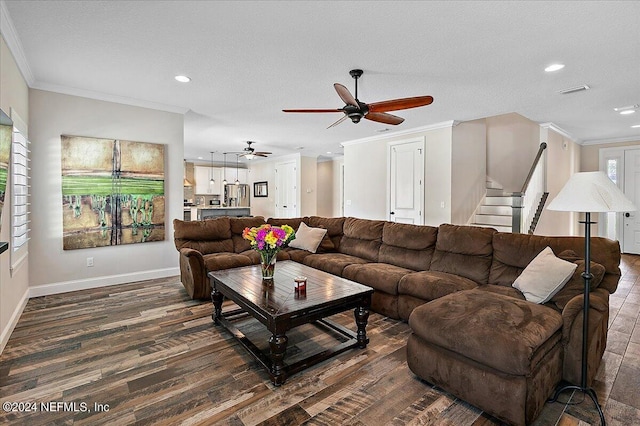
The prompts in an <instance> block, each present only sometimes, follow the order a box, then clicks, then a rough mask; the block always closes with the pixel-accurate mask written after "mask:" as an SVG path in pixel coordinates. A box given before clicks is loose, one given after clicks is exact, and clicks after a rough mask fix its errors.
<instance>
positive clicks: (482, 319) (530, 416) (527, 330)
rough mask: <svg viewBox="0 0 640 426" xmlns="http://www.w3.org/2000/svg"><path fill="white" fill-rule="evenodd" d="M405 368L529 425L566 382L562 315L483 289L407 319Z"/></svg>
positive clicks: (436, 303)
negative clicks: (564, 381) (408, 334)
mask: <svg viewBox="0 0 640 426" xmlns="http://www.w3.org/2000/svg"><path fill="white" fill-rule="evenodd" d="M409 326H410V327H411V330H412V334H411V336H410V337H409V340H408V342H407V364H408V365H409V368H410V369H411V370H412V371H413V372H414V373H416V374H417V375H418V376H419V377H420V378H422V379H425V380H427V381H428V382H430V383H433V384H436V385H438V386H441V387H443V388H444V389H445V390H446V391H448V392H450V393H452V394H453V395H455V396H457V397H459V398H462V399H464V400H465V401H467V402H469V403H471V404H473V405H475V406H477V407H481V408H482V409H483V410H484V411H486V412H488V413H489V414H491V415H493V416H495V417H496V418H498V419H500V420H503V421H506V422H508V423H509V424H513V425H527V424H530V423H531V422H532V421H533V420H534V419H535V418H536V417H538V415H539V414H540V411H541V410H542V408H543V406H544V404H545V401H546V399H547V398H548V396H549V395H550V394H551V393H552V392H553V390H554V388H555V386H556V384H557V383H558V382H559V381H560V380H561V379H562V353H563V352H562V343H561V340H562V316H561V315H560V314H559V313H558V312H557V311H556V310H554V309H552V308H550V307H547V306H544V305H538V304H535V303H530V302H527V301H525V300H517V299H514V298H512V297H510V296H505V295H501V294H495V293H490V292H487V291H482V290H478V289H474V290H464V291H461V292H458V293H455V294H449V295H447V296H443V297H441V298H439V299H437V300H434V301H432V302H429V303H426V304H424V305H421V306H419V307H418V308H416V309H414V311H413V312H412V314H411V316H410V317H409Z"/></svg>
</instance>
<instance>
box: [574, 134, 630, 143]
mask: <svg viewBox="0 0 640 426" xmlns="http://www.w3.org/2000/svg"><path fill="white" fill-rule="evenodd" d="M620 142H640V135H638V136H629V137H625V138H613V139H590V140H587V141H583V142H582V145H606V144H610V143H620Z"/></svg>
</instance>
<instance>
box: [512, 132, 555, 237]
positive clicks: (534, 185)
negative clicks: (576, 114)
mask: <svg viewBox="0 0 640 426" xmlns="http://www.w3.org/2000/svg"><path fill="white" fill-rule="evenodd" d="M546 148H547V144H546V143H545V142H542V143H541V144H540V148H538V153H537V154H536V158H535V160H533V164H532V166H531V169H530V170H529V174H528V175H527V179H526V180H525V181H524V184H523V185H522V190H521V191H520V192H514V193H512V194H511V197H512V204H511V208H512V210H513V215H512V222H511V224H512V232H514V233H522V232H532V230H531V224H532V222H533V220H534V216H535V214H536V210H537V209H538V205H539V203H540V201H541V200H542V199H543V195H544V194H545V193H546V192H547V173H546V169H547V161H546V156H545V155H544V150H545V149H546Z"/></svg>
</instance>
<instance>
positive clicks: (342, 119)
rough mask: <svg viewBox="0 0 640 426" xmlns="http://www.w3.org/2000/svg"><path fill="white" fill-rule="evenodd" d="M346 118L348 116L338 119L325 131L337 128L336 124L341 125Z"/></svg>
mask: <svg viewBox="0 0 640 426" xmlns="http://www.w3.org/2000/svg"><path fill="white" fill-rule="evenodd" d="M347 118H349V116H347V115H345V116H344V117H342V118H341V119H339V120H338V121H336V122H335V123H333V124H332V125H331V126H329V127H327V129H330V128H332V127H334V126H337V125H338V124H340V123H342V122H343V121H344V120H346V119H347Z"/></svg>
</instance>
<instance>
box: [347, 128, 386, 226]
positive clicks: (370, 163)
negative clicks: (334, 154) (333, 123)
mask: <svg viewBox="0 0 640 426" xmlns="http://www.w3.org/2000/svg"><path fill="white" fill-rule="evenodd" d="M387 142H388V140H387V139H377V140H373V141H367V142H362V143H345V144H344V145H345V146H344V200H345V204H344V214H345V216H352V217H359V218H363V219H377V220H386V219H387V216H388V215H387V213H388V212H387V207H386V204H387V194H386V188H387V180H388V174H389V173H388V171H387Z"/></svg>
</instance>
